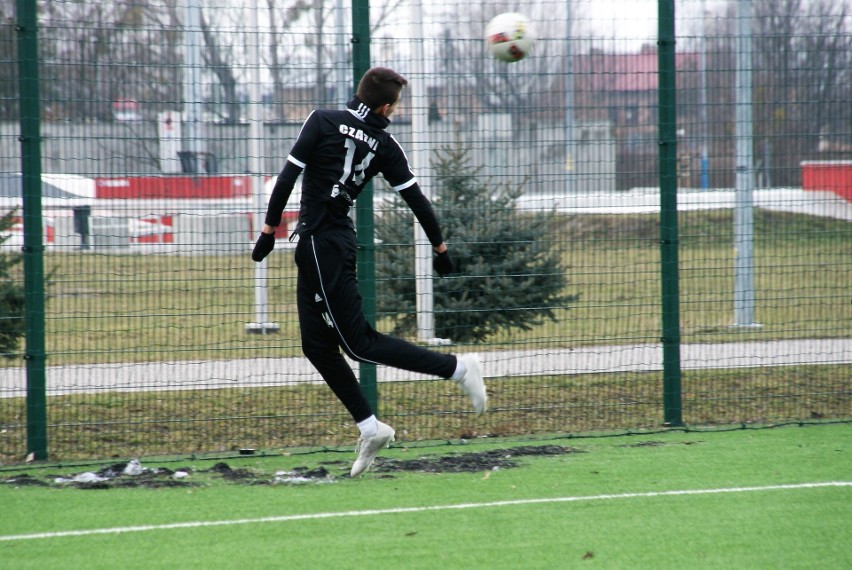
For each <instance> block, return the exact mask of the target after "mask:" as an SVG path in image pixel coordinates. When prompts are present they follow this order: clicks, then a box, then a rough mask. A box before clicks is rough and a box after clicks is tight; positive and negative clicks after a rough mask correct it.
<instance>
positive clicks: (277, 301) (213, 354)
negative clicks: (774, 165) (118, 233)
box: [0, 210, 852, 366]
mask: <svg viewBox="0 0 852 570" xmlns="http://www.w3.org/2000/svg"><path fill="white" fill-rule="evenodd" d="M681 218H682V220H681V234H682V235H681V242H680V244H681V248H680V261H681V263H680V265H681V267H680V279H681V285H680V289H681V297H682V299H681V319H682V329H683V330H682V339H683V341H684V342H718V341H735V340H737V341H738V340H777V339H792V338H812V337H818V338H825V337H832V336H838V337H845V336H847V335H848V332H849V327H850V323H852V305H850V304H849V302H848V286H849V282H850V278H852V267H850V259H852V239H850V236H852V225H850V224H849V222H846V221H843V220H831V219H825V218H817V217H814V216H806V215H796V214H782V213H777V212H767V211H763V210H758V211H757V212H756V213H755V264H756V267H755V280H756V281H755V288H756V303H757V307H756V312H757V314H756V318H757V320H758V321H759V322H760V323H761V325H762V327H761V328H755V329H751V328H748V329H732V328H731V327H730V326H729V325H730V324H731V323H732V322H733V320H734V319H733V300H732V299H733V282H734V273H733V271H734V248H733V237H732V233H731V228H732V226H733V222H732V214H731V212H730V211H724V210H720V211H709V212H689V213H685V214H683V215H682V216H681ZM560 219H561V221H560V224H559V226H558V227H559V231H558V233H557V234H556V235H553V236H551V237H550V239H551V240H552V241H553V242H554V244H555V247H557V248H559V250H560V252H561V255H562V257H563V260H564V264H565V267H566V268H567V269H568V272H569V278H568V286H567V287H566V293H567V294H571V295H579V302H578V303H575V304H572V305H570V306H568V307H565V308H556V309H555V315H556V321H555V322H551V321H546V322H544V323H543V324H541V325H537V326H533V327H532V328H531V329H530V330H528V331H524V330H512V331H510V332H507V333H501V334H499V335H496V336H494V337H493V338H489V339H488V342H487V347H486V348H482V347H480V348H479V350H486V349H487V350H499V349H501V348H506V347H524V346H541V345H542V343H546V344H547V345H548V346H559V347H567V346H579V345H601V344H623V343H634V342H656V341H657V340H658V339H659V337H660V321H661V312H660V261H659V243H658V241H659V218H658V216H656V215H650V214H648V215H635V216H611V215H610V216H604V215H589V216H563V217H561V218H560ZM248 252H249V246H248V245H247V246H246V254H245V255H239V256H238V255H221V256H187V255H181V256H175V255H137V254H111V253H110V254H97V253H94V254H81V253H50V254H48V255H46V256H45V266H46V268H47V269H48V271H49V272H52V277H51V286H50V290H49V295H50V297H49V299H48V303H47V350H48V353H49V362H50V364H51V365H54V366H57V365H62V364H72V363H103V362H134V361H173V360H192V359H224V358H253V357H268V356H299V355H300V354H301V352H300V348H299V340H298V338H299V337H298V326H297V323H296V310H295V266H294V264H293V261H292V250H290V249H286V248H284V247H279V248H278V250H276V251H275V252H274V253H273V255H272V257H271V263H270V264H269V281H268V287H269V291H268V294H269V302H270V316H269V318H270V319H271V320H272V321H274V322H277V323H279V325H280V326H281V331H280V333H279V334H275V335H247V334H246V333H245V330H244V327H245V324H246V323H248V322H252V321H253V320H254V288H253V287H254V281H253V278H254V265H253V264H252V263H251V261H250V259H249V257H248ZM378 278H379V279H381V275H379V276H378ZM378 289H379V294H380V293H381V290H382V286H381V283H379V284H378ZM412 310H414V308H413V307H412ZM383 324H386V323H382V322H381V319H380V322H379V329H380V330H387V327H384V328H383V326H382V325H383ZM19 364H20V361H19V360H17V359H13V360H10V361H8V362H6V361H4V362H0V365H15V366H17V365H19Z"/></svg>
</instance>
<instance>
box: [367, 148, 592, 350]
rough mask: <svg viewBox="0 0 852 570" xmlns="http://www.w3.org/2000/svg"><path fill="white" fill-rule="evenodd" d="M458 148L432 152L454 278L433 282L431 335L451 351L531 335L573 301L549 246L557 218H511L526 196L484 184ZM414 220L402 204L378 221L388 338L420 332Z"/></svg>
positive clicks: (380, 301)
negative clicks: (513, 333)
mask: <svg viewBox="0 0 852 570" xmlns="http://www.w3.org/2000/svg"><path fill="white" fill-rule="evenodd" d="M469 154H470V153H469V149H467V148H465V147H464V146H463V145H462V143H460V142H457V143H456V144H455V145H453V146H450V147H443V148H441V149H439V150H437V151H436V152H435V158H434V159H433V162H432V165H433V169H434V173H435V187H434V196H433V200H432V203H433V207H434V208H435V211H436V213H437V214H438V218H439V220H440V221H441V227H442V229H443V232H444V238H445V240H446V242H447V243H448V245H449V247H450V253H451V256H452V259H453V262H454V263H455V266H456V271H455V272H454V273H452V274H451V275H449V276H448V277H445V278H442V279H438V278H435V279H434V281H433V283H434V313H435V329H436V330H435V332H436V334H437V335H438V336H439V337H441V338H448V339H450V340H452V341H454V342H476V341H481V340H484V339H486V338H488V337H489V336H491V335H493V334H496V333H498V332H500V331H508V330H512V329H523V330H529V329H530V328H531V327H532V326H534V325H538V324H541V323H542V322H543V321H544V320H545V319H551V320H555V317H554V310H555V309H557V308H563V307H565V306H567V305H568V304H570V303H572V302H574V301H576V300H577V296H575V295H570V294H568V293H566V290H565V289H566V285H567V275H566V273H567V271H566V267H565V266H564V265H563V262H562V260H561V256H560V254H559V251H558V250H557V249H556V247H555V246H556V244H555V242H554V240H553V239H552V234H553V225H554V213H553V212H552V211H551V212H521V211H519V210H518V209H517V208H516V202H517V199H518V197H519V196H520V195H521V194H522V193H523V186H522V185H519V186H514V187H513V186H510V185H509V184H505V183H502V184H495V183H493V182H492V181H491V180H488V179H482V178H480V177H479V173H480V171H481V169H482V167H471V165H470V164H469V163H470V162H471V160H470V156H469ZM412 225H413V215H412V214H411V212H410V210H409V209H408V208H407V207H406V206H405V205H404V204H403V203H402V201H401V200H400V199H399V197H394V198H393V200H392V207H391V208H390V209H389V211H387V212H385V213H384V214H383V215H382V216H381V217H380V218H379V219H378V220H377V221H376V234H377V237H378V238H379V242H380V244H381V245H380V246H379V247H378V248H377V252H376V274H377V278H378V279H379V281H380V282H379V284H378V287H377V289H378V290H377V300H376V302H377V308H378V311H379V313H380V315H381V316H386V317H389V318H390V319H391V320H392V321H393V324H394V330H393V332H394V334H411V333H413V332H415V331H416V327H417V323H416V318H417V317H416V307H415V278H414V248H413V245H412V241H413V229H412Z"/></svg>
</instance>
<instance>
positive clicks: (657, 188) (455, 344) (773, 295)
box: [0, 0, 852, 463]
mask: <svg viewBox="0 0 852 570" xmlns="http://www.w3.org/2000/svg"><path fill="white" fill-rule="evenodd" d="M257 4H258V5H255V3H252V2H249V3H243V2H239V3H238V2H228V1H226V0H216V1H214V2H203V3H202V2H197V1H195V0H185V1H184V0H182V1H181V2H177V3H172V4H169V5H164V4H163V3H156V2H148V1H147V0H138V1H131V0H121V1H118V2H110V3H106V2H94V1H91V2H35V1H27V0H18V2H17V3H16V4H14V5H12V3H11V2H0V69H2V73H0V143H1V144H0V207H2V209H0V214H7V213H8V215H7V216H5V217H3V218H2V222H0V223H2V227H0V282H2V284H3V293H4V294H3V295H2V296H0V327H2V328H0V349H2V351H3V353H4V356H5V358H4V359H2V364H0V462H7V463H15V462H19V461H23V460H25V459H26V458H28V457H30V458H31V459H39V460H41V459H48V458H49V459H53V460H66V459H80V458H101V457H112V456H122V457H130V456H139V455H154V454H186V453H196V452H208V451H222V450H232V449H242V448H256V449H270V448H281V447H292V446H325V445H334V446H337V445H350V444H352V443H353V442H354V441H355V438H356V435H357V429H356V428H355V426H353V424H352V421H351V419H350V418H349V416H348V414H347V413H346V412H345V410H344V409H343V407H342V406H340V405H339V403H338V402H337V401H336V400H335V398H334V396H333V395H332V394H331V392H330V391H329V390H328V389H327V388H326V386H325V385H324V384H323V383H322V381H321V379H320V377H319V375H318V374H317V373H316V372H315V371H314V370H313V368H312V367H311V366H310V364H309V363H308V362H307V360H306V359H305V358H304V357H303V356H302V354H301V340H300V338H299V329H298V323H297V317H296V301H295V288H296V272H295V264H294V262H293V247H294V246H293V244H292V243H290V242H288V241H287V239H285V238H284V237H283V236H284V235H286V230H287V229H292V226H293V224H294V222H295V219H296V216H297V211H298V185H297V189H296V192H294V194H295V195H294V197H293V198H291V201H290V202H291V203H290V204H289V205H288V207H287V209H286V211H285V215H284V218H283V224H282V228H283V229H282V239H279V240H278V245H277V246H276V249H275V251H274V252H273V253H272V255H271V256H270V258H269V259H268V262H267V265H266V266H264V268H263V270H262V271H259V270H258V267H256V266H255V264H254V263H253V262H252V261H251V258H250V255H249V254H250V251H251V247H252V244H253V241H254V238H255V237H256V233H257V229H258V228H257V220H258V219H259V216H260V215H261V214H262V213H263V212H262V211H260V210H262V209H265V202H266V200H267V197H268V193H269V191H270V189H271V184H272V183H274V180H275V177H276V176H277V174H278V172H279V171H280V170H281V168H282V167H283V165H284V162H285V160H286V158H287V155H288V153H289V151H290V147H291V145H292V143H293V141H294V140H295V138H296V136H297V134H298V133H299V130H300V128H301V125H302V122H303V120H304V118H305V117H306V116H307V115H308V113H310V111H311V110H313V109H315V108H334V107H340V106H341V105H343V103H344V102H345V101H346V99H348V98H349V97H350V96H351V94H352V92H353V86H354V84H355V83H356V79H357V78H358V77H360V75H361V74H362V73H363V71H364V70H366V69H368V68H369V67H370V66H374V65H382V66H388V67H392V68H394V69H396V70H397V71H399V72H400V73H402V74H403V75H404V76H406V77H407V78H408V80H409V87H408V88H407V89H406V90H405V91H404V94H403V98H402V102H401V104H400V107H399V109H398V111H397V112H396V114H395V115H394V116H393V117H392V123H391V126H390V127H389V131H390V132H392V133H393V135H394V136H395V137H396V138H397V139H398V140H399V141H400V143H401V144H402V145H403V147H404V148H406V150H407V152H409V153H410V155H409V158H410V159H411V162H412V165H413V168H414V171H415V174H416V176H417V178H418V181H419V182H420V184H421V186H422V188H423V189H424V192H426V193H427V194H428V195H429V196H430V197H431V200H432V202H433V204H434V207H435V210H436V212H437V213H438V215H439V218H440V219H441V220H442V226H443V228H444V234H445V235H444V237H445V238H446V240H447V243H448V244H449V246H450V248H451V250H452V252H453V256H454V259H455V260H456V262H457V265H458V269H459V271H458V272H457V273H455V274H453V275H451V276H450V277H448V278H444V279H438V278H437V276H432V275H431V274H429V272H426V273H424V272H423V270H422V267H423V264H422V263H420V264H418V263H417V259H418V255H419V253H418V252H419V251H420V250H419V249H418V246H417V244H416V237H415V236H416V234H415V223H414V220H413V216H412V215H411V214H410V212H409V211H408V209H407V208H406V207H405V205H404V203H403V202H402V201H401V200H400V199H399V198H398V197H397V196H395V193H394V192H393V191H391V190H390V189H389V188H388V187H387V185H386V183H385V182H384V181H383V180H382V179H381V178H378V179H376V180H375V181H374V184H373V187H372V188H371V189H370V191H369V192H365V193H364V194H362V196H361V197H360V198H359V200H358V201H357V202H356V206H357V207H356V209H355V212H354V213H355V221H356V224H357V229H358V236H359V265H358V272H359V284H360V286H361V287H362V291H363V294H364V298H365V307H366V309H367V313H368V316H369V318H370V319H372V320H374V322H375V323H376V327H377V328H378V329H379V330H381V331H384V332H388V333H393V334H396V335H400V336H402V337H404V338H407V339H409V340H412V341H414V342H419V343H423V344H425V345H428V346H430V347H432V348H433V349H435V350H437V351H442V352H452V353H459V352H474V351H475V352H477V353H479V354H480V355H481V357H482V360H483V363H484V371H485V375H486V381H487V383H488V386H489V391H490V410H489V412H488V413H487V414H485V415H483V416H475V415H474V414H473V413H472V412H471V411H470V410H469V409H468V404H467V402H466V400H465V398H464V397H463V396H462V395H461V394H460V393H459V392H458V390H457V389H456V387H455V386H454V385H453V384H452V383H451V382H448V381H446V380H440V379H435V378H428V377H420V376H417V375H413V374H410V373H405V372H402V371H398V370H394V369H388V368H386V367H381V366H379V367H375V366H365V365H361V366H357V365H355V364H354V363H353V366H354V367H355V370H356V373H357V374H358V375H359V378H360V380H361V382H362V385H363V386H364V388H365V391H366V392H367V394H368V398H369V399H371V400H373V401H374V403H375V404H376V405H377V408H378V410H379V412H380V414H381V416H382V418H384V419H386V421H388V422H389V423H392V424H393V425H394V427H395V428H396V429H397V433H398V438H399V439H404V440H408V441H414V440H427V439H428V440H431V439H456V438H470V437H490V436H509V435H528V434H564V433H589V432H612V431H616V432H624V431H633V430H643V429H655V428H660V427H663V426H687V427H692V426H705V427H706V426H717V425H723V426H729V425H741V424H742V425H745V424H752V423H754V424H774V423H784V422H810V421H824V420H841V421H848V420H849V418H850V417H852V405H850V401H852V400H850V396H852V382H850V378H852V333H850V331H852V304H850V293H852V290H850V284H852V225H850V223H852V7H851V6H850V3H849V2H848V1H839V2H838V1H837V0H832V1H828V0H815V1H813V2H806V3H804V2H803V3H798V2H788V3H778V2H766V3H751V2H747V1H745V0H729V1H724V0H684V1H682V2H677V3H675V2H673V1H672V0H668V1H667V0H660V1H659V2H638V1H632V2H615V1H592V0H574V1H556V0H530V1H528V2H520V3H518V2H511V3H510V2H505V3H504V2H485V1H478V2H468V3H466V4H465V5H464V10H461V9H460V7H459V5H458V3H456V2H445V1H441V0H439V1H437V2H430V3H421V2H408V3H393V2H391V3H377V2H372V3H371V2H369V1H368V0H352V1H347V2H344V1H342V0H336V1H331V0H329V1H324V2H323V1H320V2H312V3H305V2H297V1H295V0H292V1H290V0H280V1H276V2H264V3H257ZM253 10H254V12H252V11H253ZM504 12H520V13H522V14H523V15H524V16H525V17H526V18H527V19H528V22H529V27H528V31H531V32H532V34H533V35H534V37H535V40H534V42H533V48H532V51H531V53H529V54H528V55H527V56H526V57H525V58H523V59H521V60H519V61H515V62H511V63H506V62H503V61H500V60H498V59H496V58H495V57H494V56H493V55H492V54H491V53H490V51H489V48H488V46H487V43H486V40H485V29H486V26H487V24H488V22H489V21H491V19H492V18H493V17H494V16H496V15H497V14H500V13H504ZM252 22H257V24H256V25H253V24H252ZM259 204H263V205H264V206H259ZM19 262H20V263H19Z"/></svg>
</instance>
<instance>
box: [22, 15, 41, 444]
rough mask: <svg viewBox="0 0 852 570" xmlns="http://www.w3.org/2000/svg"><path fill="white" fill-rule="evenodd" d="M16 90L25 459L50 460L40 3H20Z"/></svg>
mask: <svg viewBox="0 0 852 570" xmlns="http://www.w3.org/2000/svg"><path fill="white" fill-rule="evenodd" d="M17 14H18V22H17V26H16V29H17V31H18V76H19V78H18V85H19V96H20V109H21V110H20V121H21V137H20V140H21V173H22V174H21V184H22V186H23V202H24V209H23V215H24V323H25V328H26V333H25V342H26V348H25V354H24V358H25V361H26V369H27V455H28V456H30V457H31V458H32V459H38V460H42V459H47V398H46V384H47V377H46V373H45V362H46V356H45V334H44V244H43V239H44V238H43V235H42V231H43V230H42V210H41V123H40V114H39V110H40V108H41V104H40V99H41V96H40V94H39V73H38V28H37V25H36V21H37V20H36V0H18V4H17Z"/></svg>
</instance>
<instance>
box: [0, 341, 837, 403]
mask: <svg viewBox="0 0 852 570" xmlns="http://www.w3.org/2000/svg"><path fill="white" fill-rule="evenodd" d="M480 354H481V356H482V360H483V367H484V373H485V376H486V377H506V376H537V375H546V374H555V375H561V374H593V373H605V372H640V371H645V372H648V371H656V370H662V348H661V346H660V345H659V344H637V345H614V346H584V347H578V348H574V349H547V348H542V349H541V350H511V351H502V352H482V353H480ZM850 363H852V338H842V339H821V340H811V339H806V340H786V341H771V342H745V343H715V344H686V345H683V346H682V347H681V367H682V368H683V369H684V370H693V369H713V368H757V367H761V366H797V365H806V364H850ZM353 368H354V369H355V371H356V373H357V371H358V367H357V364H355V365H354V366H353ZM426 378H431V377H427V376H421V375H417V374H412V373H409V372H404V371H401V370H395V369H391V368H386V367H381V366H380V367H379V369H378V379H379V381H380V382H392V381H400V380H412V379H415V380H418V379H426ZM849 380H850V382H852V378H850V379H849ZM47 382H48V395H50V396H56V395H63V394H80V393H89V394H94V393H102V392H135V391H163V390H205V389H216V388H232V387H260V386H288V385H290V386H292V385H298V384H304V383H319V382H321V379H320V377H319V375H318V374H317V373H316V371H315V370H314V369H313V367H312V366H311V365H310V363H308V361H307V360H306V359H304V358H251V359H240V360H220V361H217V360H211V361H187V362H168V363H150V364H148V363H126V364H92V365H81V366H55V367H49V368H48V370H47ZM25 395H26V371H25V369H23V368H4V369H0V398H12V397H21V396H25Z"/></svg>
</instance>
